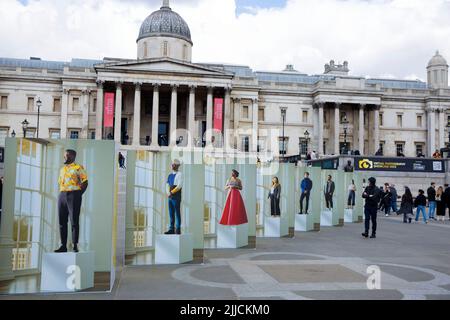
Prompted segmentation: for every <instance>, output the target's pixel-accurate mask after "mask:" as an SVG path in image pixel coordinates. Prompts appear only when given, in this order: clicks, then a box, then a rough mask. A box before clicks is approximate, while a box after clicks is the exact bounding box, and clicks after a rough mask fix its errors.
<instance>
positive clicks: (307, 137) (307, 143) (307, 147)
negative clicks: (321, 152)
mask: <svg viewBox="0 0 450 320" xmlns="http://www.w3.org/2000/svg"><path fill="white" fill-rule="evenodd" d="M303 134H304V136H305V139H306V154H308V152H309V131H308V130H306V131H305V132H304V133H303Z"/></svg>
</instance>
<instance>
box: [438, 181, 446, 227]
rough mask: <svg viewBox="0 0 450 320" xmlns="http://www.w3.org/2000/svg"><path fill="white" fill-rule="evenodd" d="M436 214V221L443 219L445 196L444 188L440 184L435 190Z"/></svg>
mask: <svg viewBox="0 0 450 320" xmlns="http://www.w3.org/2000/svg"><path fill="white" fill-rule="evenodd" d="M436 215H437V221H441V220H442V221H444V220H445V197H444V188H442V186H440V187H439V188H438V189H437V191H436Z"/></svg>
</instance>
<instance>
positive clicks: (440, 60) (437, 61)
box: [428, 51, 447, 67]
mask: <svg viewBox="0 0 450 320" xmlns="http://www.w3.org/2000/svg"><path fill="white" fill-rule="evenodd" d="M432 66H447V61H446V60H445V58H444V57H443V56H442V55H441V54H440V53H439V51H436V54H435V55H434V57H433V58H431V60H430V62H428V67H432Z"/></svg>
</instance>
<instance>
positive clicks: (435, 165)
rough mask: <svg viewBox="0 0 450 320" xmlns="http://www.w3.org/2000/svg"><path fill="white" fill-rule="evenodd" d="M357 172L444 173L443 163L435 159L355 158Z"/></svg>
mask: <svg viewBox="0 0 450 320" xmlns="http://www.w3.org/2000/svg"><path fill="white" fill-rule="evenodd" d="M355 169H356V170H358V171H400V172H436V173H443V172H445V162H444V161H443V160H436V159H408V158H384V157H383V158H382V157H364V158H355Z"/></svg>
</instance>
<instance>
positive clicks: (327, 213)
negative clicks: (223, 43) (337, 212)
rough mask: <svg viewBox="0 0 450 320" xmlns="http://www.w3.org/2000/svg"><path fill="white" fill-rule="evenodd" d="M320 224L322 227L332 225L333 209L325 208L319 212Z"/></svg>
mask: <svg viewBox="0 0 450 320" xmlns="http://www.w3.org/2000/svg"><path fill="white" fill-rule="evenodd" d="M320 225H321V226H322V227H332V226H333V211H331V210H329V209H325V210H323V211H322V213H321V214H320Z"/></svg>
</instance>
